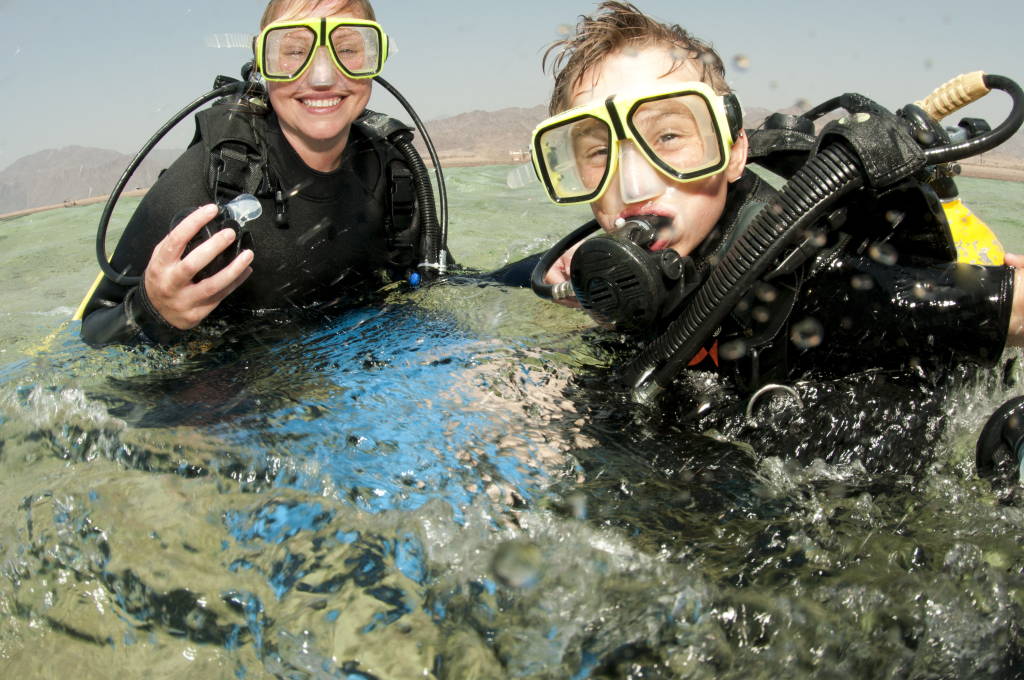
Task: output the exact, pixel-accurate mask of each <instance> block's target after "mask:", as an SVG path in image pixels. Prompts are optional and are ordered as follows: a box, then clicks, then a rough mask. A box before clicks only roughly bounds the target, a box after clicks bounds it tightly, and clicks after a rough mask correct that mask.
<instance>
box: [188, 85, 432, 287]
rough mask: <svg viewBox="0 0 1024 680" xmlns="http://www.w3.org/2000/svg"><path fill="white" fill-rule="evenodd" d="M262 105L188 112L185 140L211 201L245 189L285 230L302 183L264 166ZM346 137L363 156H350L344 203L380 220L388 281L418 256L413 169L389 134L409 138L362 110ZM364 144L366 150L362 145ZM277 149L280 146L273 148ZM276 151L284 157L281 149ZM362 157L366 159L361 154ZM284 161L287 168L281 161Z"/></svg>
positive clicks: (229, 101) (242, 103)
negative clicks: (352, 171) (195, 149)
mask: <svg viewBox="0 0 1024 680" xmlns="http://www.w3.org/2000/svg"><path fill="white" fill-rule="evenodd" d="M272 116H274V114H273V112H272V111H270V110H269V109H267V107H266V105H265V104H263V102H262V100H260V99H259V98H247V99H240V98H238V97H229V98H225V99H222V100H220V101H218V102H216V103H215V104H214V105H213V106H212V107H210V108H209V109H206V110H204V111H201V112H199V113H197V114H196V133H195V137H194V138H193V140H192V144H202V145H203V147H204V150H205V152H206V155H207V158H208V164H207V171H206V182H207V188H208V190H209V193H210V196H211V197H212V198H213V200H214V201H215V202H217V203H218V204H222V203H225V202H227V201H230V200H231V199H233V198H235V197H236V196H238V195H240V194H243V193H247V194H252V195H254V196H256V197H257V198H259V199H261V201H272V202H273V211H272V213H271V215H272V219H273V222H274V224H275V225H276V226H277V227H278V228H279V229H288V228H289V221H290V218H289V199H290V198H291V197H293V196H294V195H295V194H296V193H299V192H302V191H303V190H304V189H305V188H306V187H305V186H304V183H303V182H302V181H301V180H300V181H299V182H298V183H296V185H295V186H287V185H286V182H287V179H288V178H287V177H285V176H283V172H282V171H281V170H280V169H278V168H277V167H276V166H277V165H278V164H277V163H271V153H272V151H271V149H272V147H271V145H269V143H268V135H271V134H274V132H273V131H272V127H271V124H270V122H269V120H270V117H272ZM352 128H353V133H352V140H353V145H354V146H359V147H360V150H362V151H363V152H364V153H363V154H362V155H363V156H364V158H362V159H361V160H360V161H357V173H356V174H357V175H358V177H359V180H360V181H359V182H357V183H349V185H348V186H350V187H351V189H352V191H353V192H354V193H356V194H360V195H353V196H350V197H348V198H349V201H348V204H349V205H350V206H351V207H352V208H353V209H355V210H357V211H360V212H361V213H362V214H356V215H353V217H355V218H358V219H363V220H368V221H369V222H371V223H374V222H377V220H378V219H379V220H380V222H381V223H382V225H383V236H384V247H385V249H386V252H387V258H386V260H387V261H386V269H387V270H388V274H389V275H390V276H391V277H392V278H394V279H400V278H405V277H406V276H408V275H409V274H410V273H411V272H412V271H413V270H414V269H415V267H416V265H417V263H418V262H419V261H420V260H419V259H418V258H420V256H421V253H419V252H418V251H419V244H420V241H421V239H420V223H419V220H418V211H417V201H416V190H415V182H414V177H413V172H412V170H411V168H410V167H409V162H408V161H407V159H406V157H405V155H403V153H402V152H401V151H400V150H399V147H398V146H397V145H396V143H395V141H396V138H403V139H406V140H407V139H409V138H411V135H412V128H411V127H409V126H408V125H405V124H404V123H402V122H401V121H399V120H397V119H394V118H391V117H389V116H386V115H384V114H381V113H377V112H375V111H370V110H366V111H365V112H364V113H363V114H362V115H361V116H360V117H359V118H358V119H356V121H354V122H353V124H352ZM365 145H368V146H369V147H370V149H372V153H371V154H366V153H365V151H366V146H365ZM278 146H279V147H282V146H283V145H278ZM279 152H280V153H283V154H290V151H289V149H280V150H279ZM366 156H370V157H372V158H369V157H366ZM284 165H286V166H288V165H294V164H293V163H289V162H288V159H286V160H285V162H284Z"/></svg>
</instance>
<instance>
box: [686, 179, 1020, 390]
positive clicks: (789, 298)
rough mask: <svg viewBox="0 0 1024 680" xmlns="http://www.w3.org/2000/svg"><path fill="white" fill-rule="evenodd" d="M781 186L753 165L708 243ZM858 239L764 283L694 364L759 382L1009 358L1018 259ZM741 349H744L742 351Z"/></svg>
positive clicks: (739, 225)
mask: <svg viewBox="0 0 1024 680" xmlns="http://www.w3.org/2000/svg"><path fill="white" fill-rule="evenodd" d="M776 195H777V194H776V192H775V190H774V189H772V188H771V187H770V186H769V185H768V184H767V183H766V182H765V181H764V180H762V179H760V178H758V177H757V176H756V175H754V174H753V173H752V172H749V171H748V172H747V173H746V174H745V175H744V177H743V178H742V179H741V180H740V181H739V182H737V183H735V184H734V185H732V186H731V187H730V191H729V198H728V201H727V205H726V210H725V213H724V214H723V218H722V220H721V221H720V222H719V225H718V230H717V231H716V232H715V233H714V234H713V235H712V237H711V238H710V239H709V241H708V244H707V245H705V246H704V248H705V252H707V250H708V249H715V250H717V251H718V252H719V253H720V252H721V248H722V244H723V243H724V242H727V241H731V240H732V239H733V238H735V236H736V232H737V231H738V230H742V229H743V228H744V226H745V224H746V223H749V219H750V218H751V217H752V216H753V215H754V214H756V212H757V211H758V210H759V209H760V208H761V207H762V206H764V205H770V204H771V203H772V201H773V200H774V199H775V196H776ZM855 244H856V241H853V242H852V244H851V243H848V244H847V245H845V246H843V247H833V248H825V250H824V251H823V253H822V254H820V255H819V256H818V257H817V258H816V259H815V260H813V261H811V262H810V263H808V264H807V265H806V266H805V267H804V268H803V269H802V270H801V271H800V272H799V273H798V274H797V275H795V276H792V277H790V278H789V279H783V280H781V281H775V282H773V285H771V287H770V288H769V289H767V290H766V289H765V288H763V287H759V286H755V289H754V290H753V291H752V292H751V293H750V294H749V295H748V296H747V297H746V298H745V299H744V300H743V301H741V303H740V304H739V305H737V307H736V309H735V310H734V311H733V312H732V314H731V315H730V317H729V318H728V319H727V321H726V322H725V323H724V324H723V327H722V329H721V330H720V332H719V333H718V335H717V337H716V338H714V339H712V340H711V341H709V343H707V344H708V346H707V348H706V349H705V350H702V351H701V352H700V353H698V356H697V357H695V362H694V363H693V364H692V366H694V367H695V368H700V369H712V370H718V371H720V372H723V373H726V374H732V375H733V376H734V377H735V378H736V379H737V381H738V382H739V383H740V384H741V385H743V386H745V387H748V388H756V387H758V386H760V385H763V384H764V383H767V382H774V381H782V380H787V379H793V378H795V377H799V376H800V375H804V374H807V373H809V372H812V371H819V372H822V373H826V374H832V375H844V374H850V373H855V372H858V371H863V370H866V369H869V368H901V367H906V366H908V365H909V364H911V363H913V362H920V363H929V362H946V361H950V360H952V361H967V362H972V363H980V364H992V363H994V362H996V361H997V360H998V359H999V357H1000V355H1001V353H1002V350H1003V346H1004V345H1005V343H1006V335H1007V329H1008V325H1009V318H1010V312H1011V307H1012V297H1013V295H1012V293H1013V269H1012V268H1011V267H984V266H976V265H964V264H956V263H953V262H933V263H925V262H921V261H920V260H917V261H913V260H912V258H910V257H909V256H908V255H907V254H906V253H904V256H903V257H900V258H899V260H898V261H897V262H892V261H886V258H884V257H878V256H877V254H876V256H875V257H872V256H871V255H870V254H869V252H870V250H869V249H863V248H860V249H859V248H857V247H855ZM904 262H907V264H904ZM730 343H731V344H730ZM737 347H740V348H741V349H742V352H735V350H736V348H737ZM730 349H732V350H733V352H730V351H729V350H730ZM738 353H742V354H743V356H742V357H741V358H739V359H732V356H734V354H738Z"/></svg>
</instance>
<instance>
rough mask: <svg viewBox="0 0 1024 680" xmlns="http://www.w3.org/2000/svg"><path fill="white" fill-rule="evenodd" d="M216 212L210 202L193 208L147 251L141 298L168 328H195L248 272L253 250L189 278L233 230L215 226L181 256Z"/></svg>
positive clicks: (225, 244)
mask: <svg viewBox="0 0 1024 680" xmlns="http://www.w3.org/2000/svg"><path fill="white" fill-rule="evenodd" d="M216 216H217V206H215V205H213V204H209V205H204V206H202V207H200V208H197V209H196V210H194V211H193V212H192V213H190V214H189V215H188V217H186V218H185V219H183V220H182V221H181V222H179V223H178V225H177V226H175V227H174V229H172V230H171V232H170V233H169V234H167V236H165V237H164V239H163V240H162V241H160V243H158V244H157V245H156V248H154V249H153V255H152V256H151V257H150V258H149V265H148V266H147V267H146V271H145V273H144V275H143V278H142V284H141V285H143V286H145V290H146V297H148V298H149V301H150V303H151V304H152V305H153V307H154V308H155V309H156V310H157V311H158V312H160V315H161V316H163V318H164V319H165V320H166V321H167V322H168V323H169V324H171V325H172V326H174V327H175V328H178V329H180V330H187V329H189V328H194V327H195V326H198V325H199V323H200V322H201V321H202V320H203V319H205V318H206V317H207V316H209V314H210V312H212V311H213V310H214V309H215V308H216V307H217V305H219V304H220V302H221V300H223V299H224V298H226V297H227V296H228V295H230V294H231V293H233V292H234V291H235V289H236V288H238V287H239V286H240V285H242V283H244V282H245V280H246V279H247V278H249V275H250V274H252V267H250V266H249V265H250V264H252V258H253V252H252V251H251V250H243V251H242V252H241V253H239V254H238V256H237V257H235V259H234V260H232V261H231V264H229V265H228V266H226V267H224V268H223V269H221V270H220V271H219V272H217V273H216V274H214V275H213V276H210V277H209V278H205V279H203V280H202V281H199V282H198V283H197V282H193V280H192V279H193V277H195V275H196V274H197V273H198V272H199V271H200V270H202V269H203V267H205V266H206V265H208V264H210V262H212V261H213V260H214V258H216V257H217V256H218V255H220V254H221V253H222V252H224V250H226V249H227V248H228V246H230V245H231V244H232V243H233V242H234V240H235V238H236V235H235V230H234V229H221V230H220V231H219V232H217V233H216V234H214V235H213V236H212V237H211V238H210V239H209V240H207V241H206V242H205V243H203V244H202V245H200V246H199V247H197V248H196V249H194V250H193V251H192V252H190V253H189V254H188V255H186V256H185V257H182V255H183V254H184V252H185V248H186V246H187V245H188V243H189V241H191V240H192V238H193V237H194V236H195V235H196V234H198V233H199V231H200V230H201V229H202V228H203V227H204V226H205V225H206V224H207V223H209V222H210V220H212V219H213V218H214V217H216Z"/></svg>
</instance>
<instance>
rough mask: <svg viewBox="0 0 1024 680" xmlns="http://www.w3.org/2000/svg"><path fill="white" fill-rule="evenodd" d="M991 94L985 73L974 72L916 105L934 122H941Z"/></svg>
mask: <svg viewBox="0 0 1024 680" xmlns="http://www.w3.org/2000/svg"><path fill="white" fill-rule="evenodd" d="M989 92H991V89H990V88H989V87H988V86H986V85H985V72H984V71H974V72H973V73H963V74H961V75H958V76H957V77H956V78H953V79H952V80H950V81H949V82H947V83H945V84H944V85H940V86H939V87H937V88H936V89H935V91H934V92H932V93H931V94H930V95H928V96H927V97H925V98H924V99H922V100H921V101H918V102H914V104H915V105H916V106H920V107H921V108H922V109H924V110H925V112H926V113H927V114H928V115H929V116H931V117H932V120H936V121H939V120H942V119H943V118H945V117H946V116H948V115H949V114H951V113H953V112H954V111H957V110H959V109H962V108H963V107H965V106H967V105H968V104H970V103H971V102H975V101H978V100H979V99H981V98H982V97H984V96H985V95H987V94H988V93H989Z"/></svg>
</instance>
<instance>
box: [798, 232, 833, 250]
mask: <svg viewBox="0 0 1024 680" xmlns="http://www.w3.org/2000/svg"><path fill="white" fill-rule="evenodd" d="M804 238H805V239H807V240H808V242H809V243H810V244H811V245H812V246H814V247H815V248H824V247H825V244H826V243H828V235H827V234H826V233H825V232H824V231H822V230H821V229H811V230H808V231H805V232H804Z"/></svg>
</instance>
